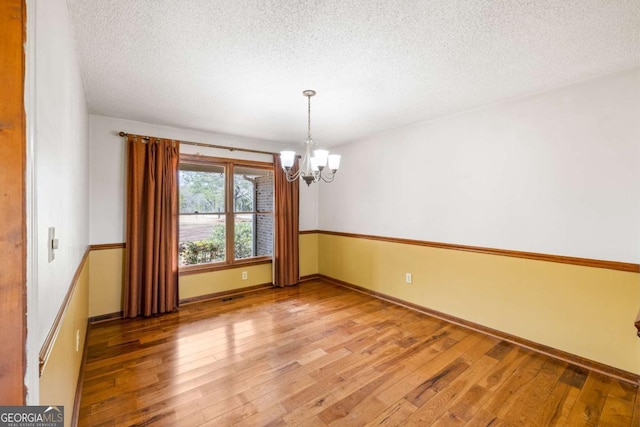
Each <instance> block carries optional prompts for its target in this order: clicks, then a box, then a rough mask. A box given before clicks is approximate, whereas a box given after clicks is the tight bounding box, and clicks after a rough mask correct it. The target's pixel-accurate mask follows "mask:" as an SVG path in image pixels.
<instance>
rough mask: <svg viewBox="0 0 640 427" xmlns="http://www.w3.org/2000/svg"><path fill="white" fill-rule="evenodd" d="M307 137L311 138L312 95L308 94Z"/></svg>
mask: <svg viewBox="0 0 640 427" xmlns="http://www.w3.org/2000/svg"><path fill="white" fill-rule="evenodd" d="M307 138H308V139H311V96H310V95H307Z"/></svg>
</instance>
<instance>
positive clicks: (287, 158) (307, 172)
mask: <svg viewBox="0 0 640 427" xmlns="http://www.w3.org/2000/svg"><path fill="white" fill-rule="evenodd" d="M302 94H303V95H304V96H306V97H307V140H306V141H305V151H304V156H302V160H301V161H300V165H299V167H298V170H297V171H295V172H293V170H292V168H293V163H294V162H295V159H296V152H295V151H281V152H280V162H281V163H282V168H283V169H284V171H285V173H286V177H287V181H289V182H293V181H295V180H296V179H298V178H300V179H301V180H303V181H304V182H306V183H307V186H309V185H310V184H311V183H312V182H319V181H320V180H322V181H324V182H332V181H333V179H334V178H335V176H336V172H338V168H339V167H340V156H339V155H338V154H329V152H328V151H327V150H313V156H312V155H311V150H312V147H313V146H315V145H316V144H315V143H314V142H313V140H312V139H311V97H312V96H314V95H315V94H316V91H315V90H305V91H303V92H302Z"/></svg>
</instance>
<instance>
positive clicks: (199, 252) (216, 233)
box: [179, 154, 273, 267]
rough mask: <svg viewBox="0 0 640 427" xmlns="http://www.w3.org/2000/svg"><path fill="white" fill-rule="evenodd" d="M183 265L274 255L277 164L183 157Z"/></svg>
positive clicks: (245, 260) (181, 248)
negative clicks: (274, 203) (274, 193)
mask: <svg viewBox="0 0 640 427" xmlns="http://www.w3.org/2000/svg"><path fill="white" fill-rule="evenodd" d="M179 185H180V187H179V193H180V201H179V203H180V206H179V210H180V233H179V235H180V237H179V239H180V242H179V265H180V266H181V267H187V266H193V265H211V266H214V267H216V266H221V265H230V264H235V263H242V262H247V261H255V260H257V259H261V258H262V259H267V258H270V257H271V255H272V253H273V165H271V164H269V163H262V162H251V161H240V160H229V159H220V158H214V157H206V156H193V155H184V154H183V155H181V157H180V171H179Z"/></svg>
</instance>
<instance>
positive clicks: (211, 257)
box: [178, 214, 225, 266]
mask: <svg viewBox="0 0 640 427" xmlns="http://www.w3.org/2000/svg"><path fill="white" fill-rule="evenodd" d="M178 256H179V257H178V264H179V265H181V266H184V265H194V264H204V263H210V262H222V261H224V260H225V215H224V214H220V215H180V242H179V245H178Z"/></svg>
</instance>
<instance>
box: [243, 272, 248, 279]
mask: <svg viewBox="0 0 640 427" xmlns="http://www.w3.org/2000/svg"><path fill="white" fill-rule="evenodd" d="M242 280H247V272H246V271H243V272H242Z"/></svg>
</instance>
